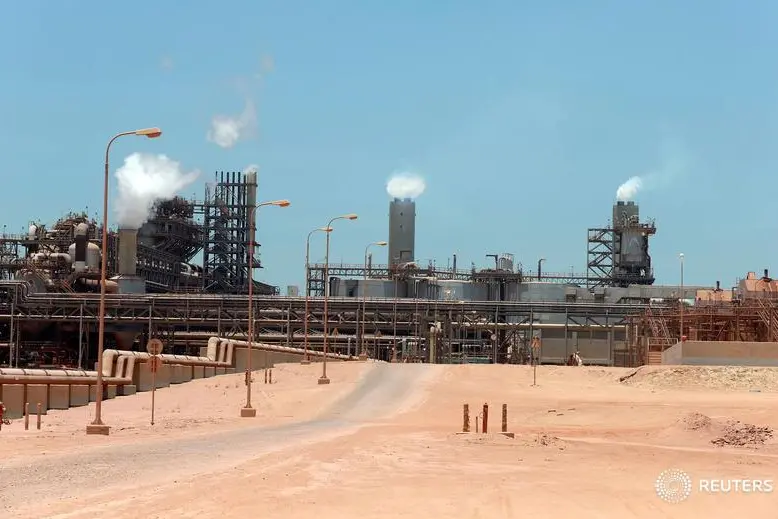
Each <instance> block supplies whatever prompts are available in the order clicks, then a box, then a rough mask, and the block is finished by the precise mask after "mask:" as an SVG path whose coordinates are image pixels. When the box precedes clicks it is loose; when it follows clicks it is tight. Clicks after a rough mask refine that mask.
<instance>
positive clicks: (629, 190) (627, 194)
mask: <svg viewBox="0 0 778 519" xmlns="http://www.w3.org/2000/svg"><path fill="white" fill-rule="evenodd" d="M642 187H643V180H642V179H641V178H640V177H631V178H630V179H629V180H627V181H626V182H624V183H623V184H622V185H620V186H619V188H618V189H617V190H616V200H618V201H619V202H627V201H629V200H632V199H633V198H635V196H636V195H637V194H638V191H640V189H641V188H642Z"/></svg>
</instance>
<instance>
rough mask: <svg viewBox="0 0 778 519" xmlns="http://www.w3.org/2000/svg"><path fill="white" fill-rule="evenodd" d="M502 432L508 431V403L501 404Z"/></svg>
mask: <svg viewBox="0 0 778 519" xmlns="http://www.w3.org/2000/svg"><path fill="white" fill-rule="evenodd" d="M502 432H508V404H503V405H502Z"/></svg>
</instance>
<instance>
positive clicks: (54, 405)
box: [49, 384, 71, 409]
mask: <svg viewBox="0 0 778 519" xmlns="http://www.w3.org/2000/svg"><path fill="white" fill-rule="evenodd" d="M70 387H71V386H68V385H65V384H52V385H50V386H49V409H68V408H70Z"/></svg>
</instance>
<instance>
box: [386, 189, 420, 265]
mask: <svg viewBox="0 0 778 519" xmlns="http://www.w3.org/2000/svg"><path fill="white" fill-rule="evenodd" d="M415 245H416V202H414V201H413V200H412V199H410V198H405V199H399V198H395V199H394V200H392V201H391V202H390V203H389V261H388V263H389V266H390V267H391V266H395V265H398V264H400V263H407V262H410V261H414V260H415Z"/></svg>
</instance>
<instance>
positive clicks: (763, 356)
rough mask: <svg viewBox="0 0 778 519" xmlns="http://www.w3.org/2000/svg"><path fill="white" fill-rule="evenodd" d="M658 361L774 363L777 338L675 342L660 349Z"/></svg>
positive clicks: (777, 362) (777, 354)
mask: <svg viewBox="0 0 778 519" xmlns="http://www.w3.org/2000/svg"><path fill="white" fill-rule="evenodd" d="M662 364H665V365H676V366H682V365H685V366H754V367H757V366H759V367H778V342H742V341H684V342H678V343H676V344H675V345H673V346H671V347H670V348H668V349H666V350H665V351H663V352H662Z"/></svg>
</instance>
